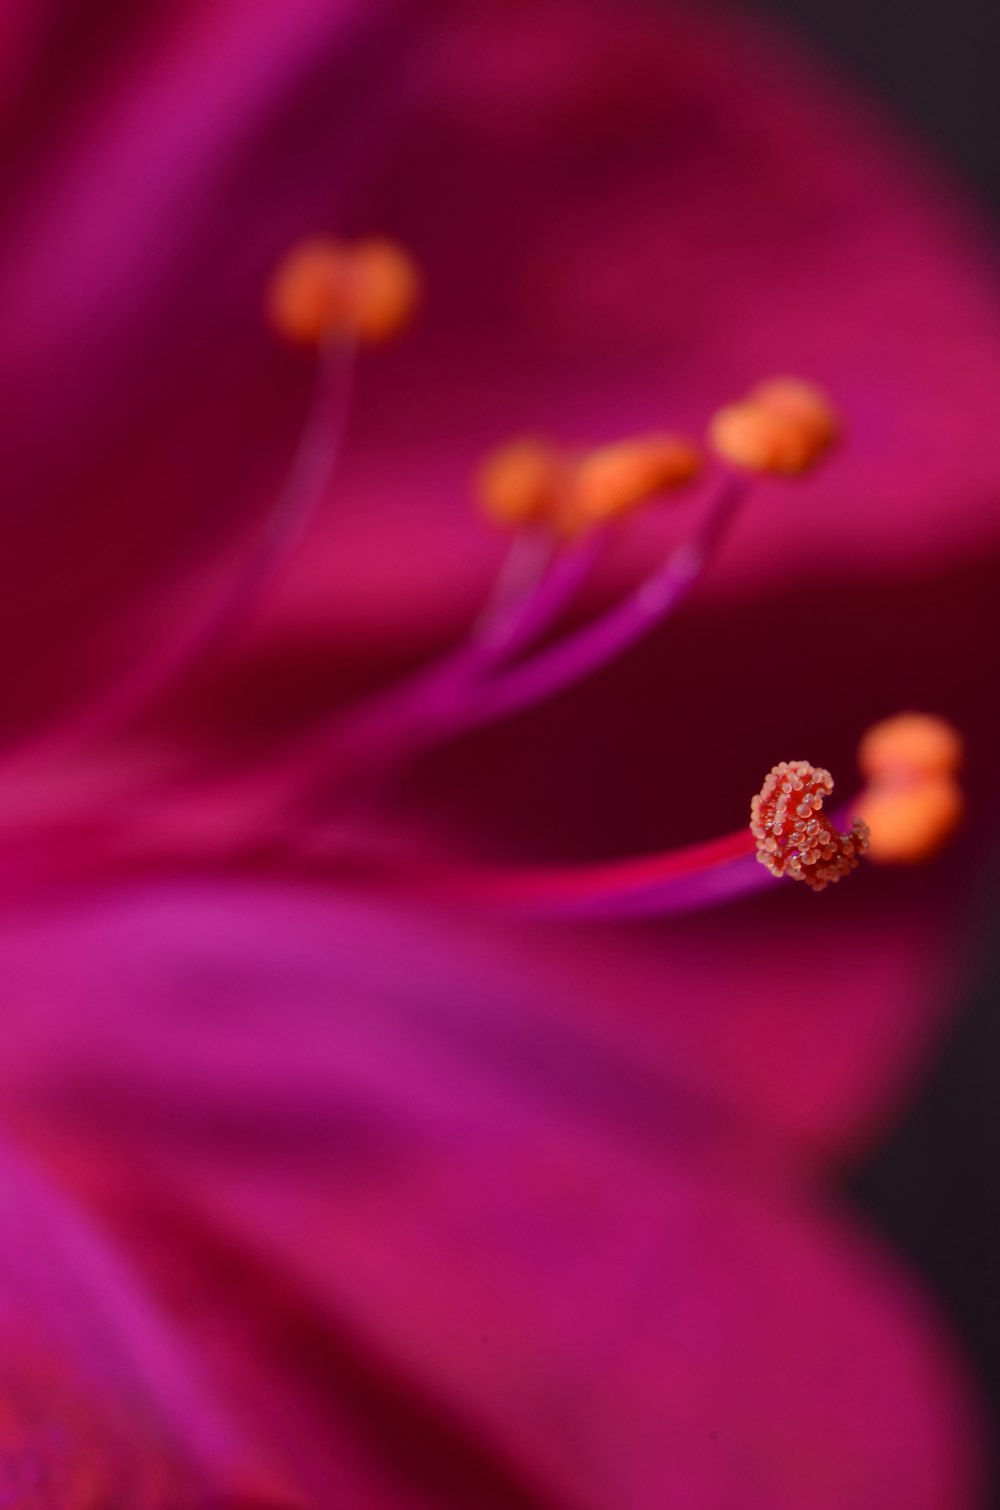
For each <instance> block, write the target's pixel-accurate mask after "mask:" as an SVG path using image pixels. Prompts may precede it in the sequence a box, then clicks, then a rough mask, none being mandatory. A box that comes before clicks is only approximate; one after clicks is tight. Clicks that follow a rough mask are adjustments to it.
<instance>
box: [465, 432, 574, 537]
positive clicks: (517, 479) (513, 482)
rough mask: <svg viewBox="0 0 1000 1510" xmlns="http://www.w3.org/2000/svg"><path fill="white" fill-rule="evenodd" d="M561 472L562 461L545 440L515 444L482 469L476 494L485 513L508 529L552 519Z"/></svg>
mask: <svg viewBox="0 0 1000 1510" xmlns="http://www.w3.org/2000/svg"><path fill="white" fill-rule="evenodd" d="M560 472H561V463H560V458H559V457H558V456H557V455H556V453H555V451H553V449H552V447H551V446H547V445H546V444H545V443H544V441H539V440H516V441H511V443H510V444H509V445H506V446H502V447H501V448H500V449H499V450H498V451H494V452H493V453H492V455H490V456H488V457H487V458H486V460H485V462H484V463H483V465H482V467H481V468H480V470H479V475H478V477H477V479H476V493H477V496H478V498H479V502H480V504H481V505H482V508H483V512H484V513H485V514H486V515H487V516H488V518H490V519H492V521H493V522H494V524H499V525H502V526H503V527H504V528H505V529H517V528H518V527H519V526H521V525H524V524H535V523H538V522H539V521H541V520H543V519H544V520H551V518H552V516H553V513H554V511H555V508H556V503H557V498H558V494H559V479H560Z"/></svg>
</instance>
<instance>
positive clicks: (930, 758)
mask: <svg viewBox="0 0 1000 1510" xmlns="http://www.w3.org/2000/svg"><path fill="white" fill-rule="evenodd" d="M963 754H964V741H963V739H962V736H961V734H959V732H958V730H957V729H955V728H953V727H952V725H951V724H949V723H946V722H945V720H944V719H943V718H936V717H934V715H933V714H930V713H899V714H897V715H896V717H895V718H887V719H884V720H883V721H882V722H881V723H877V724H874V725H873V726H872V728H870V729H869V730H868V733H867V734H866V735H865V736H864V738H863V739H862V741H861V744H860V745H859V747H858V765H859V767H860V769H861V773H862V775H863V776H866V777H867V778H868V780H869V781H884V780H890V779H891V780H895V781H900V782H902V781H906V780H908V779H914V778H917V777H926V776H953V775H954V774H955V773H956V771H958V769H959V767H960V766H961V764H962V757H963Z"/></svg>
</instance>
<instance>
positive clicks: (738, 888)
mask: <svg viewBox="0 0 1000 1510" xmlns="http://www.w3.org/2000/svg"><path fill="white" fill-rule="evenodd" d="M367 874H371V875H372V876H373V877H374V878H377V883H378V885H379V887H380V888H384V887H385V886H386V885H387V884H388V885H396V886H398V887H399V888H400V889H402V890H405V891H407V892H413V893H416V894H418V895H419V896H420V897H421V898H422V899H424V900H428V901H436V902H445V903H448V904H449V905H454V906H460V907H474V908H477V909H480V908H484V907H485V908H489V909H490V910H492V911H496V912H501V913H505V914H515V915H525V916H531V917H539V918H543V917H545V918H550V917H558V918H606V919H609V920H610V919H617V918H643V917H668V916H676V915H679V914H681V913H685V912H690V911H693V910H694V909H696V908H701V907H711V906H714V905H717V904H719V903H722V902H726V901H731V900H733V899H734V898H736V897H739V896H746V895H749V894H750V893H752V892H754V891H760V890H762V889H763V888H765V887H767V886H770V885H771V884H772V882H771V881H770V880H769V879H768V877H767V875H766V873H765V872H764V871H762V870H761V868H760V866H759V865H757V864H756V863H755V861H754V856H753V837H752V835H751V834H750V832H749V830H747V829H740V830H739V832H737V833H734V834H728V835H726V836H725V837H724V838H721V839H712V840H709V841H708V842H707V843H704V844H693V845H690V846H688V847H687V848H685V849H678V850H673V851H671V852H668V853H666V854H662V855H648V856H643V857H641V858H639V859H634V860H622V861H618V862H612V863H610V864H604V865H577V866H565V867H551V868H540V867H527V868H524V869H520V868H509V869H505V868H500V867H497V868H491V867H489V866H477V865H465V864H454V865H448V864H443V863H442V864H434V863H431V864H427V863H426V862H421V863H419V864H417V863H412V862H409V861H408V860H407V859H406V858H405V857H403V858H400V857H398V856H397V857H393V856H391V855H390V854H387V853H385V852H381V853H378V854H373V855H369V856H368V864H367V865H366V864H365V863H364V861H362V862H361V864H360V865H359V866H358V867H357V868H356V869H354V870H352V875H353V876H354V878H355V879H361V880H363V879H364V877H365V876H366V875H367Z"/></svg>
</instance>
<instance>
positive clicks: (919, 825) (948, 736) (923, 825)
mask: <svg viewBox="0 0 1000 1510" xmlns="http://www.w3.org/2000/svg"><path fill="white" fill-rule="evenodd" d="M963 754H964V745H963V740H962V736H961V735H960V734H959V732H958V730H957V729H955V728H953V727H952V725H951V724H949V723H946V722H945V720H944V719H941V718H935V717H934V716H933V715H932V714H929V713H900V714H898V715H897V716H896V717H895V718H888V719H885V720H884V721H883V722H882V723H878V724H875V725H874V726H873V727H872V728H871V729H869V730H868V733H867V734H866V735H865V736H864V738H863V739H862V741H861V744H860V746H859V748H858V764H859V766H860V767H861V771H862V774H863V775H864V776H866V777H867V778H868V786H867V787H866V789H865V791H864V792H863V793H862V794H861V796H860V798H859V799H858V801H857V802H856V803H855V806H854V810H855V812H856V813H857V814H858V815H859V816H860V817H862V818H863V819H864V821H865V822H866V823H867V824H868V826H869V828H870V830H871V857H872V859H873V860H877V861H879V862H880V863H882V864H885V865H910V864H915V863H916V862H918V861H920V860H926V859H928V858H929V857H930V856H931V855H933V854H934V853H935V852H936V851H937V850H938V849H940V848H941V846H942V845H943V844H944V843H945V841H946V840H947V839H949V838H950V837H951V835H952V834H953V833H954V831H955V829H956V828H957V827H958V824H959V823H960V822H961V819H962V815H963V813H964V810H965V799H964V797H963V794H962V790H961V787H960V786H959V785H958V782H957V780H956V779H955V778H956V776H957V773H958V770H959V768H960V766H961V763H962V757H963Z"/></svg>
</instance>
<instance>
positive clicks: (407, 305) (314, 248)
mask: <svg viewBox="0 0 1000 1510" xmlns="http://www.w3.org/2000/svg"><path fill="white" fill-rule="evenodd" d="M419 294H420V277H419V274H418V272H417V269H416V267H415V265H414V263H413V260H412V259H411V258H410V256H409V254H408V253H407V252H405V251H403V249H402V248H401V247H398V246H396V245H395V243H393V242H391V241H384V240H375V239H372V240H367V241H359V242H356V243H354V244H349V243H344V242H339V241H334V240H332V239H328V238H323V237H314V238H311V239H310V240H307V241H303V242H300V243H299V245H298V246H296V247H293V248H292V250H291V251H290V252H289V253H288V254H287V256H285V257H284V258H283V259H282V261H281V262H280V263H279V265H278V267H277V269H276V270H275V273H274V276H273V277H272V279H271V283H270V287H269V289H268V295H267V310H268V315H269V317H270V320H271V324H272V325H273V326H274V328H275V329H276V330H277V331H278V333H279V334H280V335H282V336H284V337H285V338H286V339H287V340H290V341H294V342H296V343H298V344H301V345H306V346H315V345H319V344H320V343H321V342H323V341H325V340H328V339H329V338H330V337H331V336H335V335H337V334H339V333H349V332H353V333H354V334H356V335H357V336H358V337H359V339H360V340H362V341H369V342H375V341H384V340H387V339H388V338H389V337H390V336H392V335H395V334H396V332H397V331H398V330H400V329H401V328H402V326H403V325H405V324H406V322H407V321H408V320H409V319H410V317H411V316H412V314H413V312H414V310H415V308H416V305H417V302H418V299H419Z"/></svg>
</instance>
